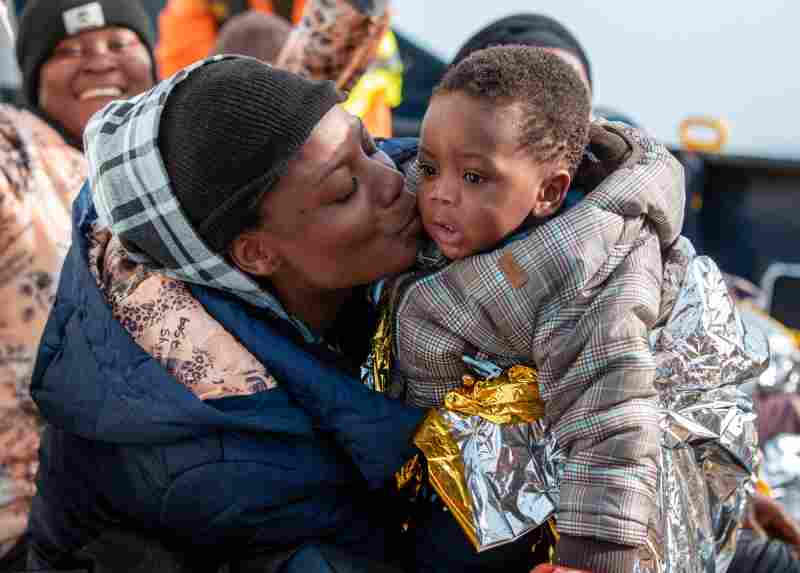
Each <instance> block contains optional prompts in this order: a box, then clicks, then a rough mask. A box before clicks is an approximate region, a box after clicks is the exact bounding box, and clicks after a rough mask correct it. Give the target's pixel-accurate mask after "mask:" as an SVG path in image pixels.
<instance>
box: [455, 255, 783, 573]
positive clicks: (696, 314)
mask: <svg viewBox="0 0 800 573" xmlns="http://www.w3.org/2000/svg"><path fill="white" fill-rule="evenodd" d="M674 250H675V253H673V261H674V264H672V266H670V263H669V261H667V262H666V264H665V276H664V286H663V296H662V310H663V312H662V318H663V322H662V324H663V326H661V327H659V328H657V329H654V331H653V332H652V334H651V347H652V349H653V352H654V355H655V358H656V364H657V374H656V379H655V384H656V387H657V390H658V401H659V405H660V407H661V427H662V429H663V435H662V447H661V452H660V468H659V477H658V479H659V482H658V489H657V491H658V499H657V508H658V509H657V512H656V515H654V516H653V519H652V521H651V524H650V535H649V540H648V543H647V545H646V546H645V547H643V548H642V551H641V557H640V561H639V563H638V565H637V569H636V571H637V573H723V572H724V571H726V570H727V568H728V565H729V564H730V561H731V559H732V557H733V553H734V550H735V544H736V533H737V530H738V527H739V524H740V522H741V519H742V517H743V515H744V510H745V503H746V501H747V497H748V495H749V494H750V493H751V491H752V487H753V481H752V480H753V470H754V464H755V460H756V455H757V450H758V440H757V434H756V427H755V413H754V411H753V405H752V400H751V399H750V397H749V396H748V395H747V394H745V393H743V392H742V391H741V390H740V389H739V386H740V385H742V384H743V383H746V382H748V381H750V380H753V379H755V378H757V377H758V376H759V375H760V374H761V373H762V371H763V370H764V369H765V368H766V365H767V361H768V358H769V351H768V347H767V342H766V339H765V338H764V336H763V334H762V333H761V331H760V330H759V329H758V328H755V327H753V326H751V325H749V324H748V323H747V322H745V321H743V320H742V318H741V316H740V315H739V313H738V312H737V309H736V307H735V305H734V303H733V301H732V299H731V297H730V296H729V294H728V291H727V287H726V285H725V282H724V280H723V277H722V274H721V273H720V271H719V269H718V268H717V266H716V265H715V264H714V262H713V261H711V260H710V259H709V258H707V257H694V258H693V255H694V253H693V250H692V248H691V246H690V245H689V244H688V242H685V241H679V243H678V245H677V246H676V248H675V249H674ZM689 260H690V261H691V262H689V263H688V266H687V262H686V261H689ZM440 413H441V415H442V416H443V417H444V418H445V420H446V421H447V422H448V426H449V427H450V430H451V436H452V437H453V439H454V441H455V442H456V443H457V445H458V448H459V450H460V453H461V458H462V460H463V464H464V470H463V471H464V477H465V480H466V483H467V487H468V490H469V492H470V494H471V496H472V506H473V507H472V509H473V519H474V522H475V523H474V525H475V530H476V537H477V538H478V542H479V550H483V549H487V548H489V547H494V546H497V545H500V544H502V543H505V542H509V541H512V540H514V539H517V538H519V537H520V536H521V535H522V534H523V533H525V532H527V531H530V530H531V529H533V528H535V527H537V526H538V525H540V524H542V523H544V522H545V521H546V520H547V519H548V518H549V517H551V516H552V515H553V514H554V512H555V509H556V507H557V506H558V484H559V482H560V479H559V478H560V475H561V473H562V471H563V468H562V465H561V464H562V462H563V459H564V456H563V455H562V453H561V452H559V450H558V448H557V445H556V444H555V443H553V440H552V438H551V436H550V434H549V432H547V428H546V427H545V426H543V425H542V422H540V421H537V422H534V423H532V424H519V425H513V424H509V425H498V424H492V423H491V422H488V421H486V420H484V419H482V418H480V417H479V416H471V417H465V416H462V415H459V414H457V413H453V412H447V410H440Z"/></svg>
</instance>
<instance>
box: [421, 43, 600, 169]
mask: <svg viewBox="0 0 800 573" xmlns="http://www.w3.org/2000/svg"><path fill="white" fill-rule="evenodd" d="M454 92H463V93H465V94H467V95H470V96H472V97H475V98H478V99H481V100H485V101H489V102H491V103H494V104H497V105H519V106H520V108H521V111H522V113H523V119H522V124H521V126H520V132H521V133H520V145H521V146H522V147H524V148H525V149H526V150H528V151H529V152H530V153H531V155H532V157H533V158H534V160H535V161H541V162H551V161H563V162H564V164H565V166H566V167H567V169H569V172H570V173H571V174H573V175H574V173H575V170H576V169H577V168H578V164H579V163H580V161H581V158H582V157H583V151H584V149H585V148H586V145H587V144H588V142H589V116H590V114H591V101H590V96H589V91H588V90H587V89H586V85H585V84H584V83H583V82H582V81H581V79H580V77H579V76H578V74H577V73H576V72H575V71H574V70H573V69H572V67H570V65H569V64H568V63H566V62H565V61H564V60H562V59H561V58H560V57H559V56H557V55H555V54H553V53H551V52H548V51H546V50H543V49H542V48H535V47H531V46H517V45H514V46H497V47H493V48H487V49H485V50H480V51H478V52H474V53H473V54H471V55H470V56H469V57H468V58H466V59H464V60H462V61H461V62H459V63H458V65H456V66H454V67H452V68H450V69H449V70H448V71H447V73H446V74H445V76H444V78H442V81H441V82H440V83H439V85H438V86H437V87H436V90H435V91H434V95H436V94H442V93H454Z"/></svg>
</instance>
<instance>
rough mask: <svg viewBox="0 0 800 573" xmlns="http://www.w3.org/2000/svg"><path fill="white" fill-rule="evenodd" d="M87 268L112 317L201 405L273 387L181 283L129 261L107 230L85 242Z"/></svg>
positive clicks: (262, 370)
mask: <svg viewBox="0 0 800 573" xmlns="http://www.w3.org/2000/svg"><path fill="white" fill-rule="evenodd" d="M89 239H90V250H89V266H90V269H91V271H92V273H93V274H94V276H95V278H96V279H97V284H98V286H99V287H100V289H101V290H102V291H103V293H104V294H105V296H106V298H107V300H108V302H109V304H110V305H111V309H112V312H113V314H114V318H115V319H116V320H117V321H118V322H119V323H120V324H121V325H122V326H123V327H124V328H125V330H126V331H127V332H128V334H130V335H131V337H132V338H133V339H134V340H135V341H136V343H137V344H138V345H139V346H140V347H141V348H142V349H144V350H145V352H147V353H148V354H150V355H151V356H153V357H155V358H156V359H157V360H158V361H159V362H160V363H161V364H162V365H163V366H164V368H166V369H167V371H168V372H169V373H170V374H171V375H172V376H174V377H175V379H176V380H177V381H178V382H179V383H180V384H183V385H184V386H186V388H187V389H189V390H190V391H191V392H192V393H194V394H195V395H196V396H197V397H198V398H200V399H201V400H210V399H215V398H224V397H227V396H245V395H249V394H254V393H256V392H262V391H265V390H270V389H272V388H274V387H275V386H276V382H275V379H274V378H272V377H271V376H270V375H269V374H268V373H267V371H266V369H265V368H264V367H263V366H262V365H261V363H260V362H258V360H256V358H255V357H254V356H253V355H252V354H250V352H248V351H247V350H246V349H245V348H244V347H243V346H242V345H241V344H240V343H239V342H238V341H237V340H236V339H235V338H234V337H233V336H232V335H231V334H230V333H228V331H226V330H225V328H224V327H223V326H222V325H221V324H219V323H218V322H217V321H216V320H214V319H213V318H212V317H211V315H209V314H208V313H207V312H206V311H205V309H204V308H203V307H202V306H201V305H200V303H199V302H197V300H195V298H194V297H193V296H192V294H191V291H190V290H189V288H188V287H187V286H186V285H185V284H184V283H182V282H180V281H177V280H175V279H171V278H168V277H165V276H163V275H160V274H158V273H154V272H151V271H148V270H146V269H145V268H144V267H143V266H142V265H140V264H137V263H134V262H132V261H130V260H129V259H128V257H127V251H126V250H125V248H124V247H123V245H122V244H121V242H120V241H119V239H118V238H117V237H113V236H112V235H111V233H110V231H108V229H102V228H99V227H96V228H95V229H94V231H93V233H92V235H91V236H90V237H89Z"/></svg>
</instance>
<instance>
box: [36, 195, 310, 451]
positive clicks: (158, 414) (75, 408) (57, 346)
mask: <svg viewBox="0 0 800 573" xmlns="http://www.w3.org/2000/svg"><path fill="white" fill-rule="evenodd" d="M97 220H98V217H97V213H96V211H95V208H94V206H93V204H92V201H91V196H90V191H89V188H88V187H87V186H86V185H84V187H83V189H82V190H81V192H80V194H79V195H78V198H77V199H76V200H75V204H74V207H73V243H72V246H71V248H70V250H69V253H68V254H67V257H66V260H65V262H64V267H63V270H62V273H61V282H60V284H59V289H58V295H57V298H56V302H55V305H54V307H53V310H52V312H51V315H50V319H49V321H48V324H47V326H46V328H45V332H44V334H43V336H42V341H41V345H40V347H39V354H38V356H37V361H36V367H35V369H34V373H33V377H32V383H31V394H32V396H33V398H34V400H35V401H36V403H37V405H38V407H39V409H40V411H41V412H42V415H43V416H44V418H45V419H46V420H47V421H48V422H49V423H51V424H54V425H56V426H57V427H59V428H61V429H64V430H67V431H69V432H72V433H75V434H78V435H80V436H82V437H85V438H88V439H95V440H99V441H104V442H114V443H148V444H154V443H168V442H174V441H175V440H180V439H185V438H189V437H198V436H203V435H208V434H211V433H214V432H218V431H220V430H225V429H230V430H234V431H263V430H264V429H266V428H269V430H270V431H272V432H275V431H278V432H287V433H290V434H304V435H310V433H311V432H312V426H311V421H310V419H309V418H308V416H306V415H305V413H304V412H302V411H301V410H299V409H298V408H296V407H294V406H292V404H291V402H290V401H289V398H288V396H287V395H286V393H285V392H283V391H282V390H280V389H273V390H270V391H267V392H261V393H259V394H255V395H253V396H248V397H242V398H236V397H234V398H226V399H222V400H218V401H216V402H213V401H210V402H203V401H201V400H199V399H198V398H197V397H196V396H195V395H194V394H192V393H191V392H190V391H189V390H188V389H187V388H186V387H184V386H183V385H181V384H178V383H177V382H176V381H175V379H174V378H173V377H172V376H171V375H170V374H169V373H168V372H167V371H166V370H165V369H164V368H163V367H162V366H161V364H160V363H159V362H158V361H157V360H156V359H154V358H153V357H151V356H150V355H148V354H147V353H146V352H145V351H144V350H143V349H142V348H140V347H139V346H138V345H137V344H136V343H135V342H134V340H133V339H132V338H131V337H130V335H129V334H128V333H127V331H126V330H125V329H124V328H123V326H122V325H121V324H120V323H119V322H118V321H117V320H116V319H115V318H114V316H113V314H112V312H111V308H110V306H109V305H108V303H107V301H106V299H105V296H104V295H103V293H102V291H101V290H100V289H99V287H98V285H97V282H96V279H95V277H94V275H93V274H92V272H91V270H90V268H89V252H88V251H89V241H88V238H87V236H88V233H89V230H90V229H91V227H92V226H93V224H94V223H95V222H96V221H97ZM221 403H226V404H225V407H221V406H220V404H221ZM231 408H232V409H233V410H236V413H235V415H233V414H232V413H228V412H226V410H228V411H230V409H231Z"/></svg>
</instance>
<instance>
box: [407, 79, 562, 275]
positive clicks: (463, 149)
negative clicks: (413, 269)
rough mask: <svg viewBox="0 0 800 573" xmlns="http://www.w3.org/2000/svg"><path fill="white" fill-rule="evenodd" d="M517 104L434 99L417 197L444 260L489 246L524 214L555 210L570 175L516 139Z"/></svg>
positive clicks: (455, 95)
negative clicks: (537, 158) (543, 161)
mask: <svg viewBox="0 0 800 573" xmlns="http://www.w3.org/2000/svg"><path fill="white" fill-rule="evenodd" d="M521 116H522V113H521V111H520V110H519V109H518V108H516V107H515V106H497V105H494V104H492V103H489V102H485V101H482V100H479V99H477V98H474V97H472V96H469V95H466V94H463V93H459V92H451V93H444V94H439V95H437V96H435V97H434V98H433V100H432V101H431V105H430V107H429V108H428V111H427V113H426V114H425V119H424V120H423V124H422V134H421V139H420V153H419V167H420V185H419V188H418V195H417V203H418V205H419V210H420V214H421V216H422V222H423V225H424V226H425V230H426V231H427V233H428V235H430V237H431V238H432V239H433V240H434V241H436V244H437V245H438V246H439V248H440V249H441V251H442V252H443V253H444V255H445V256H447V257H448V258H450V259H461V258H464V257H467V256H469V255H473V254H476V253H479V252H482V251H485V250H489V249H492V248H493V247H494V246H495V245H497V243H498V242H500V241H501V240H502V239H503V238H505V237H506V236H508V235H509V234H510V233H512V232H513V231H514V230H516V229H517V228H518V227H519V226H520V225H521V224H522V223H523V222H524V221H525V220H526V218H528V217H529V216H533V217H535V218H542V217H547V216H549V215H551V214H553V213H555V212H556V210H558V207H559V206H560V205H561V203H562V202H563V200H564V195H565V194H566V191H567V189H568V188H569V183H570V176H569V173H568V172H567V171H566V170H564V169H559V168H558V167H557V166H556V165H552V164H540V163H537V162H535V161H534V160H533V159H531V157H530V155H529V153H528V152H527V150H525V149H522V148H521V146H520V132H519V129H520V127H519V125H520V120H521V119H522V117H521Z"/></svg>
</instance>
